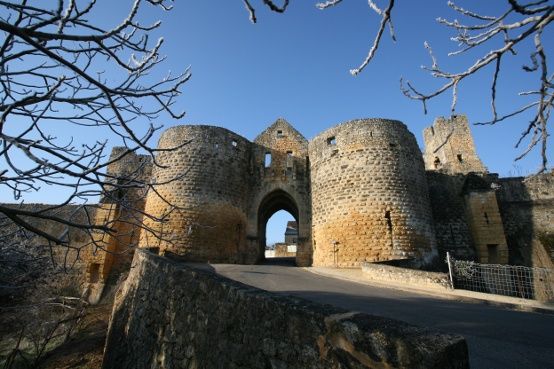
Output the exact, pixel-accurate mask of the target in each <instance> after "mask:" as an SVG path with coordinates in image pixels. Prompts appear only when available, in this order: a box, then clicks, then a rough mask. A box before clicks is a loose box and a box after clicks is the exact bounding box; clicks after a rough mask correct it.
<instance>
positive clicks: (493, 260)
mask: <svg viewBox="0 0 554 369" xmlns="http://www.w3.org/2000/svg"><path fill="white" fill-rule="evenodd" d="M487 252H488V256H489V264H498V263H499V260H498V245H496V244H488V245H487Z"/></svg>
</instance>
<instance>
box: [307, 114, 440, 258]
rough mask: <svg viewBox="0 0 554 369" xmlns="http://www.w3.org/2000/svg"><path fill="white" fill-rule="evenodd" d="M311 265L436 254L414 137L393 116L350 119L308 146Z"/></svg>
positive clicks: (427, 201)
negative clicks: (392, 118) (310, 188)
mask: <svg viewBox="0 0 554 369" xmlns="http://www.w3.org/2000/svg"><path fill="white" fill-rule="evenodd" d="M309 152H310V161H311V176H312V214H313V219H312V224H313V227H312V230H313V233H312V237H313V247H314V256H313V264H314V265H318V266H340V267H349V266H357V265H359V264H360V262H363V261H380V260H392V259H406V258H424V257H425V256H428V255H432V254H433V253H434V252H436V241H435V234H434V229H433V219H432V214H431V209H430V204H429V194H428V189H427V180H426V177H425V170H424V166H423V161H422V158H421V153H420V151H419V148H418V146H417V143H416V140H415V137H414V136H413V134H412V133H410V132H409V131H408V129H407V128H406V126H405V125H404V124H402V123H401V122H399V121H393V120H384V119H365V120H354V121H350V122H347V123H343V124H341V125H338V126H336V127H334V128H331V129H329V130H327V131H325V132H323V133H321V134H320V135H318V136H317V137H315V138H314V139H313V140H312V141H311V142H310V145H309Z"/></svg>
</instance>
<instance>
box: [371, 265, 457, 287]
mask: <svg viewBox="0 0 554 369" xmlns="http://www.w3.org/2000/svg"><path fill="white" fill-rule="evenodd" d="M361 266H362V272H363V274H364V277H365V278H367V279H369V280H371V281H376V282H381V283H384V284H387V285H396V286H401V287H404V288H406V287H408V288H410V287H415V288H417V287H425V288H433V289H439V290H444V289H446V288H449V287H450V279H449V277H448V274H447V273H437V272H427V271H423V270H415V269H408V268H399V267H396V266H392V265H386V264H383V263H362V265H361Z"/></svg>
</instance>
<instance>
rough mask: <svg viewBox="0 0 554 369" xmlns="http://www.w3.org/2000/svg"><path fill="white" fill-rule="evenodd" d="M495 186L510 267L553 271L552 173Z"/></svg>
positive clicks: (553, 173) (553, 196)
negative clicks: (496, 187) (543, 268)
mask: <svg viewBox="0 0 554 369" xmlns="http://www.w3.org/2000/svg"><path fill="white" fill-rule="evenodd" d="M498 183H499V184H500V188H499V191H498V199H499V205H500V212H501V214H502V219H503V222H504V228H505V231H506V240H507V243H508V248H509V250H510V264H516V265H526V266H537V267H546V268H554V172H553V171H550V172H549V173H544V174H540V175H536V176H532V177H528V178H523V177H516V178H502V179H500V180H499V182H498Z"/></svg>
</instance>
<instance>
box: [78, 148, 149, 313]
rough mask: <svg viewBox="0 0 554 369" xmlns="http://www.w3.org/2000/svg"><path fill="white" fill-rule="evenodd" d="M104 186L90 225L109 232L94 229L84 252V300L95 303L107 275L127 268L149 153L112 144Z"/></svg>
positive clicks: (136, 235) (141, 206)
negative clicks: (92, 240)
mask: <svg viewBox="0 0 554 369" xmlns="http://www.w3.org/2000/svg"><path fill="white" fill-rule="evenodd" d="M108 160H109V162H110V164H109V165H108V167H107V170H106V182H108V183H113V184H116V186H113V187H112V186H111V185H106V186H105V188H103V196H102V198H101V199H100V202H99V204H98V206H97V208H96V212H95V216H94V220H93V222H94V224H97V225H106V226H108V227H110V228H112V229H113V230H114V232H112V233H106V232H100V231H96V232H95V233H94V234H93V238H94V244H93V245H91V247H89V248H88V249H87V250H86V252H85V253H84V258H85V262H86V268H85V281H86V283H87V284H86V287H85V289H86V291H87V294H88V299H89V301H90V302H91V303H96V302H97V301H98V300H99V298H100V296H101V294H102V291H103V289H104V286H105V284H106V283H107V281H108V278H109V277H110V276H111V277H114V278H116V277H117V276H119V275H120V274H121V273H123V272H126V271H128V270H129V268H130V266H131V261H132V260H133V254H134V250H135V248H136V247H137V245H138V241H139V235H140V230H141V228H142V221H143V216H142V212H143V210H144V206H145V201H146V193H147V189H148V186H146V185H145V184H147V183H149V181H150V177H151V175H152V160H151V157H150V156H147V155H139V154H136V153H135V152H133V151H129V149H128V148H126V147H114V148H113V149H112V152H111V154H110V158H109V159H108Z"/></svg>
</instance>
